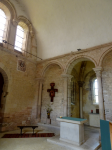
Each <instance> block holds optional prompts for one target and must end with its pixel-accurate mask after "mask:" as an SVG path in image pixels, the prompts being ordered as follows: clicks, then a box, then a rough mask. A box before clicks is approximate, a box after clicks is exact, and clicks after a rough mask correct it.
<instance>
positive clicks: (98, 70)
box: [93, 67, 103, 77]
mask: <svg viewBox="0 0 112 150" xmlns="http://www.w3.org/2000/svg"><path fill="white" fill-rule="evenodd" d="M93 70H94V71H95V73H96V76H97V77H101V75H102V71H103V68H102V67H96V68H93Z"/></svg>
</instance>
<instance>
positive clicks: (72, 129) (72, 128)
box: [60, 122, 85, 146]
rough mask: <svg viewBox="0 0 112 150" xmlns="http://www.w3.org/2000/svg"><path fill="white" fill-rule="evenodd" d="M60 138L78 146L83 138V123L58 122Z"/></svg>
mask: <svg viewBox="0 0 112 150" xmlns="http://www.w3.org/2000/svg"><path fill="white" fill-rule="evenodd" d="M60 126H61V130H60V140H61V141H64V142H68V143H71V144H75V145H78V146H80V145H81V144H83V143H84V142H85V140H84V125H83V124H80V125H79V124H70V123H66V122H60Z"/></svg>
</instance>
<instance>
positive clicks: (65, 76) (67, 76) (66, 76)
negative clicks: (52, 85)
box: [61, 74, 73, 79]
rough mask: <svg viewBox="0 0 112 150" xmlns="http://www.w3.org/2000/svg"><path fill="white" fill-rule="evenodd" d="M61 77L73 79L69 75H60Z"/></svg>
mask: <svg viewBox="0 0 112 150" xmlns="http://www.w3.org/2000/svg"><path fill="white" fill-rule="evenodd" d="M61 76H62V78H69V79H71V78H72V77H73V76H72V75H69V74H62V75H61Z"/></svg>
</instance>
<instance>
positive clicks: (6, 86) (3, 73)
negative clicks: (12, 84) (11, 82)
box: [0, 68, 8, 96]
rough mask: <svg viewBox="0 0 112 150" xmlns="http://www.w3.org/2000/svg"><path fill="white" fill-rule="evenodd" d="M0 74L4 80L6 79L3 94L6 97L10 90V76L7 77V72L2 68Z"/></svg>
mask: <svg viewBox="0 0 112 150" xmlns="http://www.w3.org/2000/svg"><path fill="white" fill-rule="evenodd" d="M0 73H1V74H2V76H3V79H4V87H3V92H4V96H5V95H6V93H7V90H8V76H7V74H6V72H5V71H4V70H3V69H2V68H0Z"/></svg>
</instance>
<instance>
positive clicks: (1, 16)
mask: <svg viewBox="0 0 112 150" xmlns="http://www.w3.org/2000/svg"><path fill="white" fill-rule="evenodd" d="M5 24H6V15H5V13H4V12H3V11H2V9H0V43H2V40H3V37H4V32H5Z"/></svg>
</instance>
